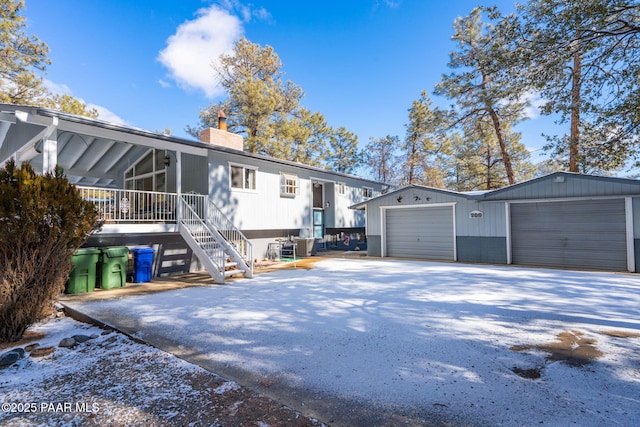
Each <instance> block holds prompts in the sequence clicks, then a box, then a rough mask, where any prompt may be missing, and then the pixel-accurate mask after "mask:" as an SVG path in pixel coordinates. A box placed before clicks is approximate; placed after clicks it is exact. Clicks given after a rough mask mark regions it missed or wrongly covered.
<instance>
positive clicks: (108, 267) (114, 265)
mask: <svg viewBox="0 0 640 427" xmlns="http://www.w3.org/2000/svg"><path fill="white" fill-rule="evenodd" d="M128 262H129V248H127V247H126V246H110V247H106V248H100V287H101V288H102V289H113V288H121V287H123V286H124V285H125V284H126V282H127V264H128Z"/></svg>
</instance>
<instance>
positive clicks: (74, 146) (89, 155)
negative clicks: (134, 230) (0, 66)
mask: <svg viewBox="0 0 640 427" xmlns="http://www.w3.org/2000/svg"><path fill="white" fill-rule="evenodd" d="M0 107H2V111H0V164H2V163H4V162H5V161H6V160H7V159H9V158H11V157H15V158H17V160H18V162H29V163H30V164H31V165H32V166H33V167H34V169H36V171H41V170H42V169H43V162H44V156H43V154H42V152H43V145H44V143H43V140H44V139H45V138H47V137H48V138H49V139H50V140H51V139H53V140H57V164H58V165H59V166H61V167H62V168H63V170H64V172H65V174H66V175H67V177H68V178H69V180H70V181H71V182H72V183H74V184H79V185H88V186H97V187H113V186H115V183H116V180H117V178H118V177H120V176H122V174H123V173H124V170H125V169H127V168H128V167H129V166H131V165H132V164H133V163H134V162H135V161H136V160H137V159H138V158H139V157H140V156H142V155H143V154H144V153H145V152H146V151H147V150H148V149H150V148H158V149H165V150H171V151H179V152H186V153H191V154H197V155H206V153H207V150H206V148H204V147H199V146H198V145H199V143H197V142H191V141H181V140H177V139H175V138H171V137H168V136H167V135H161V134H156V133H153V132H147V131H143V130H140V129H135V128H130V127H125V126H120V125H115V124H113V123H107V122H102V121H99V120H91V119H86V118H83V117H79V116H73V115H69V114H64V113H56V112H52V111H51V110H46V109H41V108H34V107H24V106H13V105H6V104H5V105H2V104H0Z"/></svg>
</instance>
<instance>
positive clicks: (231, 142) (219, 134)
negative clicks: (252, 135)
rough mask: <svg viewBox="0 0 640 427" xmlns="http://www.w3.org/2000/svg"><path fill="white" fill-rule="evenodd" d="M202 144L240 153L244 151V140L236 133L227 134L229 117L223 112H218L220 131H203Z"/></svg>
mask: <svg viewBox="0 0 640 427" xmlns="http://www.w3.org/2000/svg"><path fill="white" fill-rule="evenodd" d="M200 142H204V143H206V144H211V145H218V146H220V147H227V148H233V149H234V150H240V151H242V150H243V149H244V138H242V136H240V135H236V134H235V133H231V132H227V117H226V116H225V115H224V112H223V111H222V110H218V129H215V128H207V129H203V130H202V131H201V132H200Z"/></svg>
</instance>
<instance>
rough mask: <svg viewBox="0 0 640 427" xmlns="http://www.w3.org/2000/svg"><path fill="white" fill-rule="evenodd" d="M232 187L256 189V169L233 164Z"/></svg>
mask: <svg viewBox="0 0 640 427" xmlns="http://www.w3.org/2000/svg"><path fill="white" fill-rule="evenodd" d="M231 188H238V189H241V190H255V189H256V170H255V169H252V168H250V167H248V166H238V165H231Z"/></svg>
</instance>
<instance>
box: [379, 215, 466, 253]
mask: <svg viewBox="0 0 640 427" xmlns="http://www.w3.org/2000/svg"><path fill="white" fill-rule="evenodd" d="M385 225H386V233H385V235H386V252H387V256H397V257H406V258H424V259H439V260H455V254H454V239H455V236H454V231H453V207H452V206H437V207H429V208H407V209H387V211H386V224H385Z"/></svg>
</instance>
